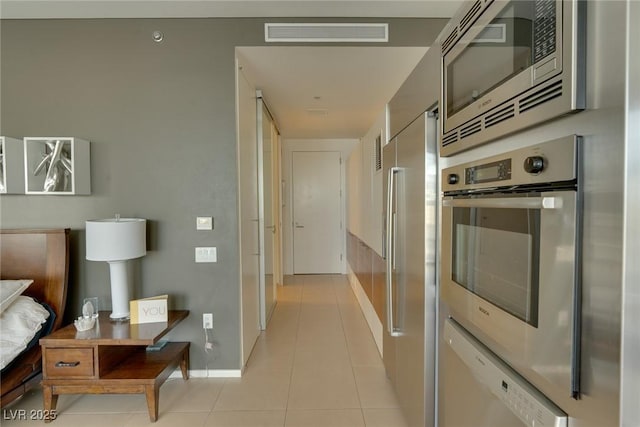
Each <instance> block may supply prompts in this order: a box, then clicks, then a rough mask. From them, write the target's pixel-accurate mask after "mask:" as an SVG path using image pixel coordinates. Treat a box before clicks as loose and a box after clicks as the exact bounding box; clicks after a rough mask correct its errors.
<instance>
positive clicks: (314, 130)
mask: <svg viewBox="0 0 640 427" xmlns="http://www.w3.org/2000/svg"><path fill="white" fill-rule="evenodd" d="M237 50H238V53H239V56H240V57H241V58H242V59H243V61H242V62H243V63H244V65H245V67H243V72H245V73H246V76H247V79H248V80H249V81H250V82H251V83H253V84H254V85H255V86H256V88H257V89H260V90H262V92H263V97H264V99H265V101H266V103H267V105H268V107H269V109H270V111H271V113H272V114H273V115H274V117H275V119H276V122H277V124H278V127H279V129H280V132H281V133H282V135H283V136H284V137H288V138H360V137H362V136H364V135H365V134H366V133H367V131H368V130H369V128H370V127H371V126H372V125H373V123H374V121H375V120H376V118H377V117H378V116H379V115H380V114H381V113H382V112H383V111H384V107H385V104H386V103H387V102H388V101H389V100H390V99H391V97H392V96H393V95H394V94H395V92H396V91H397V90H398V88H399V87H400V85H401V84H402V82H403V81H404V80H405V78H406V77H407V76H408V75H409V73H410V72H411V71H412V70H413V68H414V67H415V66H416V64H417V63H418V61H419V60H420V59H421V58H422V56H423V55H424V53H425V52H426V50H427V48H425V47H308V46H305V47H282V46H278V47H241V48H238V49H237Z"/></svg>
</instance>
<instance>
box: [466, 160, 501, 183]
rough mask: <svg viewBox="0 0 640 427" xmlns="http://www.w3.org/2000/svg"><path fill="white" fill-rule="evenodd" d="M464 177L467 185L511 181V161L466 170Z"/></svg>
mask: <svg viewBox="0 0 640 427" xmlns="http://www.w3.org/2000/svg"><path fill="white" fill-rule="evenodd" d="M464 175H465V180H464V183H465V184H480V183H485V182H494V181H504V180H507V179H511V159H504V160H499V161H497V162H491V163H485V164H483V165H477V166H472V167H469V168H465V170H464Z"/></svg>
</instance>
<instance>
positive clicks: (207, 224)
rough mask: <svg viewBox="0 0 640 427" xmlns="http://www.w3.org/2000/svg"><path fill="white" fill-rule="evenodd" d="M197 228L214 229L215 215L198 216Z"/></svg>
mask: <svg viewBox="0 0 640 427" xmlns="http://www.w3.org/2000/svg"><path fill="white" fill-rule="evenodd" d="M196 230H213V217H211V216H199V217H197V218H196Z"/></svg>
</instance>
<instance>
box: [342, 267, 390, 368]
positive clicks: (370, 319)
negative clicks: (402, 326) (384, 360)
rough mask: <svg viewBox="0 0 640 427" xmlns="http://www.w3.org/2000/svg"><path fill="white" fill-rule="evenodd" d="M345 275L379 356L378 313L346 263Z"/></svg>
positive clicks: (380, 328) (380, 333) (379, 329)
mask: <svg viewBox="0 0 640 427" xmlns="http://www.w3.org/2000/svg"><path fill="white" fill-rule="evenodd" d="M347 276H348V277H349V284H350V285H351V289H353V293H354V294H355V296H356V299H357V300H358V303H359V304H360V309H361V310H362V314H364V318H365V319H366V321H367V324H368V325H369V329H370V330H371V335H373V339H374V340H375V342H376V346H377V347H378V352H380V357H382V322H381V321H380V319H379V318H378V314H377V313H376V310H375V308H373V304H371V301H369V297H368V296H367V294H366V293H365V292H364V289H362V285H361V284H360V281H359V280H358V277H357V276H356V275H355V273H354V272H353V270H351V266H350V265H349V264H348V263H347Z"/></svg>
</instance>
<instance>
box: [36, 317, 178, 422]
mask: <svg viewBox="0 0 640 427" xmlns="http://www.w3.org/2000/svg"><path fill="white" fill-rule="evenodd" d="M188 315H189V311H187V310H177V311H174V310H172V311H169V320H168V321H167V322H166V323H165V322H158V323H143V324H135V325H132V324H130V323H129V322H112V321H111V320H110V319H109V312H106V311H105V312H100V316H99V317H98V322H97V323H98V324H97V325H96V327H94V328H93V329H91V330H89V331H84V332H78V331H76V329H75V327H74V326H73V325H69V326H67V327H64V328H62V329H59V330H57V331H56V332H54V333H53V334H51V335H48V336H47V337H45V338H42V339H41V340H40V345H41V347H42V378H43V380H42V391H43V397H44V412H45V413H46V414H55V408H56V404H57V401H58V395H60V394H83V393H89V394H107V393H115V394H119V393H144V394H145V395H146V397H147V407H148V409H149V418H151V421H156V420H157V419H158V395H159V392H160V386H161V385H162V384H163V383H164V382H165V380H166V379H167V378H168V377H169V375H171V373H172V372H173V371H174V370H175V369H177V367H178V366H180V369H181V371H182V378H184V379H185V380H186V379H188V375H189V374H188V369H189V343H188V342H169V343H167V344H166V345H165V346H164V347H163V348H162V349H161V350H159V351H147V350H146V347H147V346H148V345H150V344H155V343H156V342H157V341H158V340H159V339H160V338H161V337H162V336H164V335H165V334H166V333H167V332H169V331H170V330H171V329H173V327H174V326H175V325H177V324H178V323H179V322H180V321H181V320H182V319H184V318H186V317H187V316H188ZM45 421H47V422H48V421H51V418H49V419H45Z"/></svg>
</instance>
